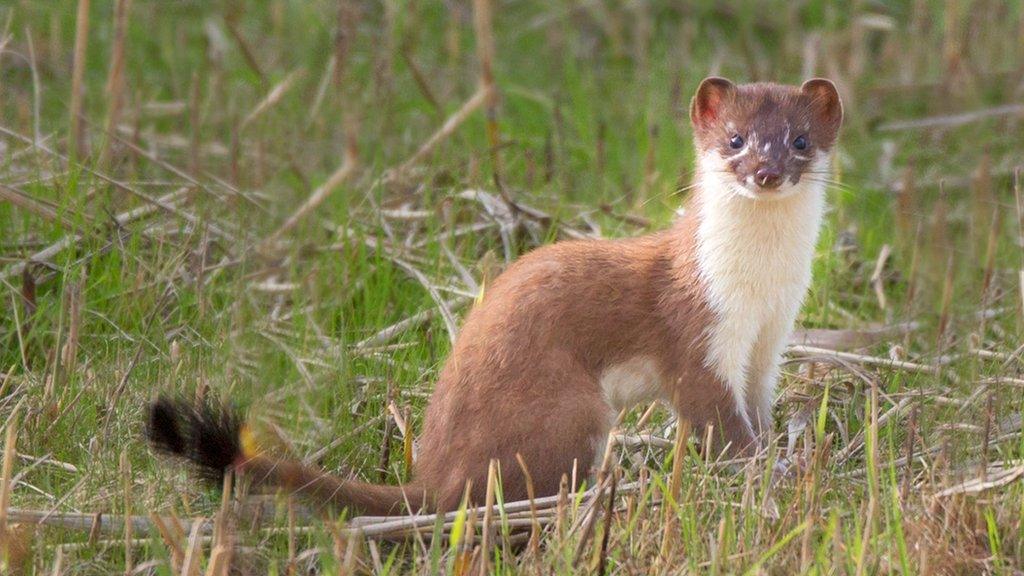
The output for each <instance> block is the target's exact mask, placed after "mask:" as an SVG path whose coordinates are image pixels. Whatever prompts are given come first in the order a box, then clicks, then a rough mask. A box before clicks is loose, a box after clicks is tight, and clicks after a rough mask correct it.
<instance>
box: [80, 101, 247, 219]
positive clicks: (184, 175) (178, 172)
mask: <svg viewBox="0 0 1024 576" xmlns="http://www.w3.org/2000/svg"><path fill="white" fill-rule="evenodd" d="M86 123H87V124H88V120H86ZM106 137H107V138H110V139H113V140H114V141H116V142H117V143H118V144H120V145H121V146H124V147H125V148H128V149H129V150H131V151H132V152H133V153H135V154H138V155H139V156H142V157H143V158H145V159H146V160H149V161H150V162H152V163H154V164H156V165H157V166H159V167H161V168H163V169H164V170H167V171H168V172H170V173H171V174H174V175H175V176H177V177H179V178H181V179H182V180H185V181H186V182H188V183H189V184H192V185H193V186H195V187H196V188H198V189H200V190H202V191H204V192H206V193H208V194H210V195H211V196H213V197H214V198H216V199H218V200H221V197H220V196H218V195H217V194H214V193H213V190H211V189H210V187H209V186H207V185H206V184H203V183H202V182H200V181H199V180H197V179H196V178H194V177H192V175H191V174H189V173H188V172H186V171H185V170H182V169H181V168H178V167H176V166H174V165H173V164H170V163H169V162H167V161H165V160H162V159H161V158H160V157H159V156H157V155H156V154H155V153H153V152H150V151H148V150H145V149H143V148H140V147H139V146H137V145H136V144H135V143H133V142H132V141H131V140H130V139H127V138H122V137H121V136H119V135H118V134H117V132H112V133H107V134H106ZM206 176H207V177H209V178H210V179H211V180H213V181H214V182H215V183H217V184H218V185H220V186H223V187H224V188H225V189H226V190H227V191H228V192H230V193H231V194H233V195H235V196H238V197H240V198H242V199H243V200H245V201H246V202H248V203H249V204H251V205H252V206H254V207H256V208H259V209H260V210H263V211H264V212H266V208H264V207H263V206H262V205H261V204H259V203H258V202H256V201H255V200H253V199H252V197H251V196H249V195H248V194H246V193H245V192H243V191H242V190H240V189H238V188H237V187H235V186H232V185H231V184H229V183H228V182H226V181H224V180H222V179H220V178H217V177H216V176H212V175H210V174H206Z"/></svg>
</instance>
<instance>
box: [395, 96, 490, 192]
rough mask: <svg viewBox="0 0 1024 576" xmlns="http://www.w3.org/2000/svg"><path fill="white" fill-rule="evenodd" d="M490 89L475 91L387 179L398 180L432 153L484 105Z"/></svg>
mask: <svg viewBox="0 0 1024 576" xmlns="http://www.w3.org/2000/svg"><path fill="white" fill-rule="evenodd" d="M488 94H489V91H488V89H487V88H486V87H484V86H481V87H480V88H477V91H476V92H475V93H473V96H471V97H470V98H469V100H466V102H465V103H464V104H463V105H462V107H461V108H459V109H458V110H457V111H455V113H454V114H452V115H451V116H449V117H448V119H447V120H445V122H444V124H443V125H441V127H440V128H438V129H437V131H436V132H434V133H433V134H432V135H431V136H430V138H428V139H427V141H426V142H424V143H423V145H422V146H420V148H419V150H417V151H416V153H414V154H413V155H412V156H410V157H409V158H408V159H407V160H406V161H405V162H403V163H402V164H401V165H400V166H399V167H398V168H396V169H394V170H393V171H392V172H391V173H390V174H387V175H386V176H385V178H384V179H385V180H386V181H390V180H396V179H398V177H400V176H401V175H404V174H406V173H407V172H408V171H409V170H410V169H411V168H412V167H413V166H415V165H416V164H418V163H419V162H420V161H421V160H423V159H424V158H425V157H426V156H427V155H428V154H430V153H431V152H432V151H433V150H434V148H435V147H437V145H438V144H439V143H441V142H442V141H444V140H445V139H446V138H448V137H449V136H451V135H452V133H453V132H455V130H456V129H458V127H459V126H461V125H462V123H463V122H465V121H466V119H467V118H469V117H470V115H471V114H473V112H475V111H476V110H477V109H478V108H480V106H482V105H483V104H484V103H485V102H486V100H487V98H488Z"/></svg>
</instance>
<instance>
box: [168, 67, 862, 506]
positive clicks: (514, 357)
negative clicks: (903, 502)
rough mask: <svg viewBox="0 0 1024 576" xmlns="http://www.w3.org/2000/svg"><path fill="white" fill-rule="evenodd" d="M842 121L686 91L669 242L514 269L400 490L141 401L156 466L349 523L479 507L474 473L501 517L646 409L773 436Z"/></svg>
mask: <svg viewBox="0 0 1024 576" xmlns="http://www.w3.org/2000/svg"><path fill="white" fill-rule="evenodd" d="M842 117H843V109H842V104H841V102H840V98H839V94H838V92H837V91H836V88H835V86H834V85H833V84H832V82H830V81H828V80H823V79H814V80H809V81H807V82H805V83H804V84H803V85H802V86H799V87H797V86H783V85H778V84H744V85H735V84H733V83H732V82H730V81H729V80H726V79H723V78H707V79H705V80H704V81H703V82H701V84H700V87H699V88H698V89H697V93H696V94H695V96H694V98H693V101H692V103H691V106H690V119H691V122H692V124H693V129H694V141H695V143H696V150H697V166H696V182H695V184H696V186H695V188H694V192H693V194H692V195H691V197H690V198H689V199H688V203H687V205H686V209H685V212H684V215H683V216H682V217H681V218H680V219H679V220H678V221H677V222H676V223H675V224H674V225H673V226H672V227H671V228H670V229H668V230H664V231H661V232H656V233H653V234H650V235H647V236H641V237H639V238H632V239H626V240H586V241H571V242H559V243H556V244H553V245H550V246H545V247H543V248H538V249H537V250H534V251H533V252H531V253H529V254H527V255H525V256H523V257H522V258H520V259H519V260H518V261H516V262H515V263H513V264H512V265H511V266H510V267H509V268H508V270H506V271H505V272H504V273H503V274H502V275H501V276H500V277H499V278H497V280H496V281H495V282H494V283H493V285H492V286H490V287H489V288H488V289H487V291H486V295H485V296H484V298H483V299H482V301H480V302H479V303H477V305H476V306H475V307H474V308H473V310H472V311H471V312H470V313H469V315H468V317H467V318H466V321H465V325H464V327H463V329H462V332H461V334H460V335H459V338H458V341H457V342H456V343H455V346H454V349H453V350H452V353H451V356H450V357H449V358H448V361H447V362H446V364H445V365H444V368H443V370H442V371H441V374H440V378H439V379H438V381H437V385H436V387H435V390H434V393H433V395H432V396H431V398H430V402H429V405H428V407H427V411H426V417H425V421H424V424H423V431H422V435H421V436H420V438H419V454H418V458H417V461H416V463H415V469H414V474H413V478H412V480H411V481H410V482H409V483H408V484H406V485H404V486H388V485H379V484H370V483H366V482H360V481H357V480H349V479H342V478H339V477H336V476H332V475H330V474H327V473H325V472H323V471H321V470H318V469H316V468H313V467H309V466H305V465H302V464H300V463H298V462H295V461H289V460H284V459H281V458H280V457H275V456H271V455H266V454H261V453H259V451H258V449H257V448H255V447H254V446H253V445H252V443H251V442H246V441H244V440H245V439H244V436H245V434H244V425H243V423H242V420H241V419H240V418H239V417H238V416H236V415H234V414H232V413H223V412H219V411H217V410H215V409H210V408H203V407H194V406H189V405H187V404H185V403H182V402H180V401H171V400H167V399H161V400H158V401H157V402H156V403H154V404H153V405H152V406H151V408H150V414H149V422H148V434H149V437H150V439H151V441H152V443H153V444H154V445H155V446H156V447H157V448H158V449H161V450H163V451H165V452H170V453H173V454H177V455H179V456H183V457H185V458H187V459H189V460H192V461H193V462H194V463H196V464H199V465H200V467H203V468H205V469H207V470H208V471H210V472H212V473H214V474H221V473H223V472H224V471H225V470H229V469H230V470H233V471H235V472H236V473H241V474H245V475H249V476H251V477H253V478H254V479H256V480H257V481H261V482H265V483H268V484H272V485H278V486H282V487H284V488H286V489H290V490H293V491H295V492H298V493H300V494H302V495H305V496H306V497H307V498H308V499H309V500H310V501H312V502H313V503H321V504H324V505H327V506H330V507H334V508H350V509H351V510H350V513H352V514H355V513H363V514H389V513H401V512H403V511H405V510H406V508H407V507H408V506H412V507H413V508H420V507H422V508H425V509H433V510H452V509H453V508H455V507H457V506H458V505H459V503H460V501H461V499H462V498H463V494H464V492H465V490H466V486H467V482H469V483H470V491H469V493H470V497H471V499H472V501H473V502H475V503H478V504H479V503H482V502H483V499H484V492H485V489H486V485H487V473H488V466H489V462H490V461H491V460H492V459H497V460H498V461H499V462H500V466H501V468H500V470H501V480H502V483H503V484H502V488H503V491H504V498H505V500H506V501H512V500H517V499H522V498H525V497H526V496H527V489H526V478H525V476H524V473H523V470H522V467H521V466H520V464H519V463H518V461H517V458H516V456H517V454H518V455H520V456H521V457H522V459H523V462H524V463H525V465H526V467H527V468H528V470H529V472H530V476H531V477H532V482H533V487H534V490H535V493H536V495H538V496H539V495H546V494H553V493H556V492H557V491H558V489H559V483H560V480H561V478H562V476H563V475H564V474H567V473H569V472H570V471H571V470H573V467H574V463H575V465H577V466H580V467H581V468H586V467H587V466H589V465H590V464H591V463H592V462H593V461H594V460H595V458H598V457H599V455H600V452H601V450H602V449H603V446H604V445H605V438H606V435H607V434H608V432H609V429H610V427H611V426H612V425H613V421H614V418H615V415H616V414H617V413H618V412H619V411H620V410H622V409H623V408H627V407H630V406H632V405H634V404H637V403H640V402H650V401H654V400H660V401H662V402H664V403H665V404H667V405H668V406H670V407H671V408H672V409H673V410H674V411H675V413H676V414H677V415H678V416H679V417H680V418H682V419H685V420H688V421H689V422H690V423H691V424H692V425H693V426H694V427H695V429H698V430H700V429H702V428H704V427H706V426H712V425H713V430H714V433H715V436H716V437H717V438H718V440H717V442H716V444H715V445H716V446H724V447H727V449H728V450H730V451H731V452H730V453H731V454H733V455H749V454H751V453H752V452H753V451H755V450H756V447H757V445H758V442H759V439H760V438H764V437H765V436H766V435H767V434H769V433H770V430H771V408H772V398H773V393H774V390H775V385H776V380H777V378H778V372H779V359H780V355H781V353H782V351H783V347H784V345H785V342H786V339H787V337H788V335H789V332H790V330H791V329H792V327H793V322H794V320H795V318H796V315H797V312H798V310H799V308H800V305H801V302H802V300H803V298H804V294H805V292H806V291H807V288H808V285H809V283H810V279H811V260H812V256H813V253H814V246H815V241H816V239H817V236H818V229H819V227H820V225H821V221H822V212H823V209H824V205H825V188H826V185H825V182H826V180H827V178H828V177H829V166H830V157H831V154H830V153H831V151H832V148H833V146H834V145H835V142H836V137H837V134H838V131H839V127H840V124H841V122H842Z"/></svg>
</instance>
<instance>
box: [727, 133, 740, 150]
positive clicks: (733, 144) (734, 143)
mask: <svg viewBox="0 0 1024 576" xmlns="http://www.w3.org/2000/svg"><path fill="white" fill-rule="evenodd" d="M729 148H732V149H733V150H739V149H740V148H743V136H740V135H739V134H733V135H732V138H729Z"/></svg>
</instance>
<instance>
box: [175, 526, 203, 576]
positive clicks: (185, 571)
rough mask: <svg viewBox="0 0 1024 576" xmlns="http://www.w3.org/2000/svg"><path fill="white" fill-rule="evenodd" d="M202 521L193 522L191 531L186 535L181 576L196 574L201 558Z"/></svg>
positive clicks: (194, 575)
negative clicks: (186, 541) (186, 544)
mask: <svg viewBox="0 0 1024 576" xmlns="http://www.w3.org/2000/svg"><path fill="white" fill-rule="evenodd" d="M205 525H206V524H205V523H204V522H193V523H192V531H191V532H190V533H189V535H188V546H187V547H186V548H185V560H184V561H183V562H182V563H181V576H198V574H199V566H200V563H201V560H202V555H203V548H202V544H203V542H202V538H200V536H201V535H202V528H203V526H205Z"/></svg>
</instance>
